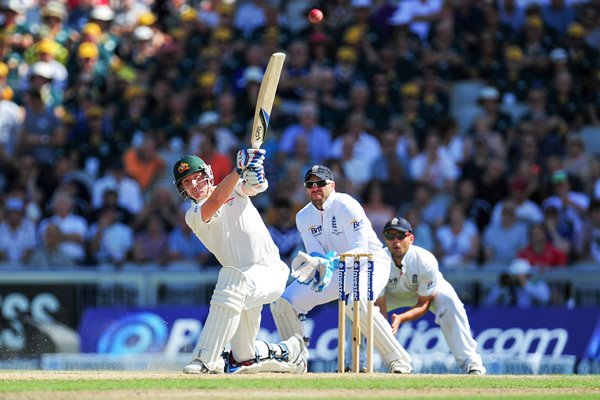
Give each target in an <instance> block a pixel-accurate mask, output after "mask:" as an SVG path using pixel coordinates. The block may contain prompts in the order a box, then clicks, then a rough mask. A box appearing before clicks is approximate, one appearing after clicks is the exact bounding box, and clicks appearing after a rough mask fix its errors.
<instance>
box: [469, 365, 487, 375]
mask: <svg viewBox="0 0 600 400" xmlns="http://www.w3.org/2000/svg"><path fill="white" fill-rule="evenodd" d="M485 372H486V371H485V367H484V366H483V365H481V364H480V363H478V362H473V363H471V364H469V368H467V374H469V375H485Z"/></svg>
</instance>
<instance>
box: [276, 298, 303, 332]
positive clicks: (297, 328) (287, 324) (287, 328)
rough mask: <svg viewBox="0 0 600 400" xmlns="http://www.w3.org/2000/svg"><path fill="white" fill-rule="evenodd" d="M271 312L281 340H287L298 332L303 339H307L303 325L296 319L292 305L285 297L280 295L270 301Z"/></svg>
mask: <svg viewBox="0 0 600 400" xmlns="http://www.w3.org/2000/svg"><path fill="white" fill-rule="evenodd" d="M271 314H272V315H273V320H274V321H275V326H276V327H277V332H279V337H280V339H281V340H287V339H289V338H291V337H292V336H294V334H298V335H300V336H302V337H304V338H305V339H304V340H305V341H308V339H307V338H306V337H305V335H304V327H303V326H302V323H301V322H300V320H299V319H298V315H297V314H296V311H295V310H294V307H293V306H292V305H291V304H290V303H289V302H288V301H287V300H286V299H284V298H283V297H280V298H278V299H277V300H276V301H275V302H274V303H271Z"/></svg>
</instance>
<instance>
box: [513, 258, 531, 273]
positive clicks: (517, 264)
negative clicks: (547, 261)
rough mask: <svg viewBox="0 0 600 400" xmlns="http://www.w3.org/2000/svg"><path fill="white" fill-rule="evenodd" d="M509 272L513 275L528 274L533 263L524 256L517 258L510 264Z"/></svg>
mask: <svg viewBox="0 0 600 400" xmlns="http://www.w3.org/2000/svg"><path fill="white" fill-rule="evenodd" d="M508 272H509V273H510V274H512V275H527V274H528V273H530V272H531V264H530V263H529V261H527V260H526V259H524V258H515V259H514V260H512V262H511V263H510V265H509V266H508Z"/></svg>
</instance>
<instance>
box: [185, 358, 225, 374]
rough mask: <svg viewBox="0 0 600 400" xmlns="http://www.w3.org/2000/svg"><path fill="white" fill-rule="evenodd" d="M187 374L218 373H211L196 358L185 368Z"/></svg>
mask: <svg viewBox="0 0 600 400" xmlns="http://www.w3.org/2000/svg"><path fill="white" fill-rule="evenodd" d="M183 372H184V373H185V374H197V375H199V374H216V373H218V372H217V371H211V370H209V369H208V367H207V366H206V365H204V363H203V362H202V361H200V359H198V358H194V359H193V360H192V361H191V362H190V363H189V364H188V365H186V366H185V367H183Z"/></svg>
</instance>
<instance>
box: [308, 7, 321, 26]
mask: <svg viewBox="0 0 600 400" xmlns="http://www.w3.org/2000/svg"><path fill="white" fill-rule="evenodd" d="M308 20H309V21H310V23H311V24H318V23H319V22H321V21H322V20H323V11H321V10H319V9H318V8H313V9H312V10H310V12H309V13H308Z"/></svg>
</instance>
